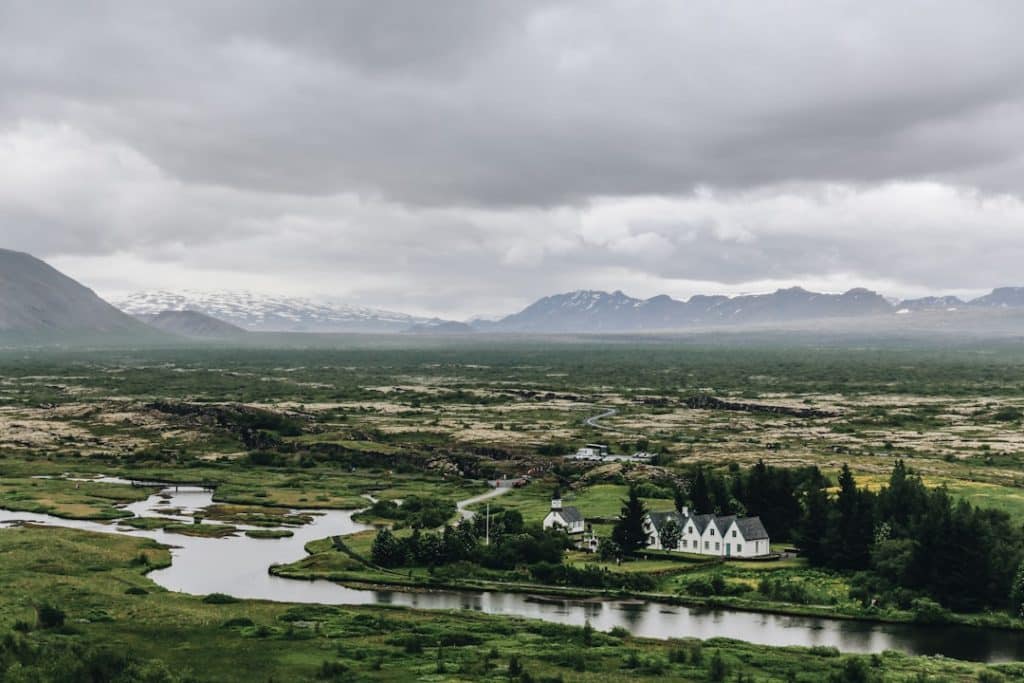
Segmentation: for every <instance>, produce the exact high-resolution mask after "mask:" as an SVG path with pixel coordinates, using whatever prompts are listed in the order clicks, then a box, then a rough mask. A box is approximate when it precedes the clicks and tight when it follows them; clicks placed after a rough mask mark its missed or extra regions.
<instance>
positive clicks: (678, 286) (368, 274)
mask: <svg viewBox="0 0 1024 683" xmlns="http://www.w3.org/2000/svg"><path fill="white" fill-rule="evenodd" d="M1022 20H1024V6H1021V5H1020V4H1019V3H1017V2H1011V1H1003V2H999V1H993V2H985V3H979V2H976V1H970V2H967V1H957V0H949V1H948V2H944V3H941V4H936V3H934V2H925V1H924V0H908V1H907V2H901V3H890V2H840V1H837V0H831V1H830V0H823V1H816V2H781V1H771V0H769V1H766V2H756V3H751V2H730V1H724V2H715V3H678V2H674V1H673V2H669V1H667V0H666V1H654V0H652V1H651V2H632V1H626V0H592V1H588V2H582V1H572V0H566V1H563V2H557V1H554V0H552V1H544V0H537V1H526V2H521V1H511V0H509V1H502V0H496V1H494V2H479V1H477V0H442V1H439V2H398V1H395V0H367V1H356V0H337V1H326V0H324V1H310V2H304V3H289V2H270V1H265V0H244V1H243V0H238V1H236V2H230V1H227V0H225V1H222V2H205V1H198V0H182V1H180V2H175V3H160V2H147V1H140V2H113V1H111V2H91V3H79V2H58V1H51V2H38V1H21V0H0V155H2V156H3V157H5V158H6V162H5V163H4V164H0V180H2V181H3V184H2V186H0V221H2V225H3V226H4V227H3V228H2V230H3V232H4V234H5V239H4V242H5V244H7V245H8V246H12V247H15V248H24V249H28V250H32V251H35V252H37V253H40V255H44V256H45V255H54V256H57V257H61V258H64V259H65V263H67V264H68V265H69V266H71V267H73V268H77V269H78V271H79V272H81V273H83V274H93V273H100V274H103V278H104V279H103V282H102V283H101V284H102V285H103V286H107V287H111V288H114V287H118V288H125V287H133V288H134V287H145V286H147V283H146V282H142V281H139V279H138V277H135V276H128V275H124V276H122V277H120V278H117V277H115V276H113V275H110V273H111V272H112V271H111V268H113V269H114V270H115V271H116V265H117V263H119V262H120V263H122V265H124V272H125V273H127V272H129V271H130V268H129V267H128V265H127V262H128V260H130V259H135V260H143V261H150V262H153V263H163V264H168V263H177V264H178V267H179V271H178V272H179V273H185V272H196V271H201V270H205V271H206V272H209V273H211V275H210V276H209V279H210V280H211V281H213V280H214V279H216V280H223V279H224V278H226V277H228V276H229V275H230V274H231V273H243V274H244V273H245V272H246V271H247V270H248V271H252V272H255V271H258V272H259V273H261V274H263V275H265V276H266V277H268V278H270V277H277V278H278V282H279V283H280V282H285V281H288V280H290V279H293V278H294V276H295V274H296V273H319V274H320V275H319V276H320V277H322V278H323V280H322V282H323V283H324V284H323V285H322V287H321V289H324V290H331V291H336V292H340V293H341V294H344V295H358V296H359V297H361V298H363V299H364V300H366V301H370V302H373V303H378V304H389V305H392V306H397V307H400V306H401V303H402V300H403V299H405V300H415V305H416V306H418V307H420V308H422V309H424V310H427V309H429V310H431V311H437V312H445V311H457V312H462V311H465V310H468V309H469V308H470V307H479V308H480V309H481V310H487V309H492V308H498V307H503V306H508V305H512V304H514V303H515V302H520V301H522V300H524V299H527V298H529V297H531V296H535V295H540V294H547V293H550V292H551V291H552V290H554V289H559V288H573V287H576V286H603V287H607V288H615V287H620V286H621V287H629V286H633V287H635V288H636V290H637V293H638V294H653V293H657V292H658V291H668V292H669V293H675V294H682V293H685V292H688V291H691V290H695V289H697V288H710V289H712V290H713V289H715V287H716V286H718V287H719V289H730V288H742V287H760V286H771V285H774V284H775V283H787V282H794V281H797V280H802V281H806V282H810V283H814V282H817V283H819V284H822V285H823V286H828V285H830V284H834V285H835V286H840V285H845V284H847V283H849V284H856V283H860V282H864V283H865V284H869V285H870V284H873V283H874V284H878V285H879V286H893V287H896V288H898V289H902V290H903V291H908V292H909V291H917V290H918V289H921V290H923V289H927V288H942V287H944V286H948V287H951V288H960V289H977V288H984V287H988V286H992V285H996V284H1004V283H1005V284H1009V283H1010V282H1009V279H1010V278H1012V277H1013V274H1014V273H1015V272H1016V271H1015V267H1016V265H1015V263H1012V262H1011V260H1010V259H1011V256H1012V257H1014V258H1017V259H1018V260H1017V261H1016V262H1017V263H1019V256H1020V253H1019V252H1020V247H1019V246H1018V245H1019V244H1021V240H1022V238H1024V235H1022V234H1021V231H1022V228H1021V226H1024V223H1021V222H1019V221H1020V219H1021V218H1022V211H1021V206H1020V199H1019V192H1020V188H1021V181H1022V180H1024V134H1022V133H1024V131H1022V130H1021V127H1022V126H1021V123H1020V122H1021V121H1024V41H1021V40H1020V38H1019V26H1020V25H1021V24H1022ZM4 167H5V168H4ZM965 242H969V244H966V245H965ZM992 249H994V250H995V253H996V256H995V257H993V256H992V253H993V252H992V251H986V250H992ZM986 253H987V254H988V256H986V255H985V254H986ZM972 258H975V259H982V260H985V259H987V260H988V262H989V265H988V267H987V268H986V270H985V277H989V278H1002V280H1001V281H997V282H981V281H980V276H979V275H978V273H977V269H976V268H970V267H968V266H969V265H970V264H971V263H972V262H970V261H968V259H972ZM90 259H91V263H92V265H89V260H90ZM118 259H121V260H120V261H118ZM973 263H977V261H975V262H973ZM385 264H388V265H389V266H390V267H391V268H392V269H393V270H394V272H393V273H392V278H391V280H387V281H385V280H383V279H382V278H381V277H380V275H379V270H380V268H381V267H383V266H384V265H385ZM342 266H343V267H344V275H342V274H340V273H341V271H340V267H342ZM190 269H191V270H190ZM250 274H251V273H250ZM167 277H171V276H170V275H168V276H167ZM482 280H483V283H482V282H481V281H482ZM162 284H165V283H162ZM264 284H266V285H267V286H276V285H275V283H274V282H271V281H269V280H267V281H265V282H264ZM306 286H307V287H308V288H309V289H312V288H313V285H312V284H311V283H306ZM426 292H428V293H426ZM510 292H515V294H510Z"/></svg>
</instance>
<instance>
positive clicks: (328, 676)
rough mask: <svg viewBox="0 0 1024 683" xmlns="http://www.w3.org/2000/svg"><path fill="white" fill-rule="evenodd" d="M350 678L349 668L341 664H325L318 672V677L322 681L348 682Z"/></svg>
mask: <svg viewBox="0 0 1024 683" xmlns="http://www.w3.org/2000/svg"><path fill="white" fill-rule="evenodd" d="M350 676H351V672H350V671H349V668H348V667H347V666H345V665H344V664H343V663H341V662H324V663H323V664H321V665H320V669H319V670H318V671H317V672H316V677H317V678H319V679H320V680H322V681H338V680H347V679H348V678H349V677H350Z"/></svg>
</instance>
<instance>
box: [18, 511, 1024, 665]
mask: <svg viewBox="0 0 1024 683" xmlns="http://www.w3.org/2000/svg"><path fill="white" fill-rule="evenodd" d="M168 561H169V554H168V553H167V551H166V550H163V549H161V548H159V547H158V546H157V545H156V544H155V543H153V542H151V541H148V540H145V539H138V538H132V537H123V536H112V535H107V534H90V533H86V532H81V531H74V530H68V529H56V528H46V529H43V528H31V527H25V528H16V529H4V530H0V584H2V585H3V586H4V590H3V591H2V592H0V632H3V631H5V630H7V629H10V628H12V627H13V625H14V624H15V623H16V622H19V621H20V622H24V623H26V624H34V623H35V619H36V615H35V609H36V607H37V606H39V605H40V604H42V603H44V602H45V603H49V604H53V605H55V606H57V607H59V608H60V609H61V610H63V611H64V612H66V614H67V621H68V624H70V625H71V627H70V628H68V629H65V630H64V632H62V633H57V632H51V631H47V630H45V629H38V628H34V629H32V630H31V631H30V632H29V633H28V634H27V635H26V636H24V638H26V640H28V641H29V642H33V643H36V644H43V643H48V644H50V645H51V646H53V647H56V648H63V647H69V646H70V645H72V644H81V645H83V646H94V647H102V646H105V645H107V644H113V643H116V644H117V647H118V648H119V649H120V650H121V651H122V652H130V653H132V655H133V656H135V657H139V658H144V659H159V660H162V661H163V662H164V664H165V665H166V667H167V669H168V670H170V671H173V672H184V671H188V672H191V674H192V675H193V676H194V678H195V680H198V681H265V680H268V679H271V678H272V679H273V680H282V681H285V680H286V681H299V682H302V681H314V680H317V676H318V672H319V671H320V670H321V668H322V666H323V663H324V662H325V661H326V662H332V663H336V664H338V665H339V667H338V668H339V669H341V668H344V669H347V670H348V671H349V672H350V674H351V675H352V676H353V677H355V678H356V679H358V680H367V681H395V680H452V681H494V682H498V681H507V680H508V679H509V676H508V673H507V672H508V668H509V663H510V660H511V659H512V658H513V657H515V658H518V660H519V661H520V662H521V663H522V665H523V666H525V668H526V670H527V671H529V672H530V674H531V675H532V676H533V677H535V678H538V679H539V678H542V677H559V676H561V677H562V678H563V679H564V680H567V681H584V682H585V681H602V682H609V683H618V682H620V681H622V682H624V681H637V680H651V681H655V680H657V681H694V680H706V677H707V671H708V666H709V662H710V661H711V659H713V657H714V655H715V653H720V656H721V657H722V658H723V659H724V661H725V662H726V664H727V666H728V668H729V670H730V675H731V676H735V675H737V674H738V673H743V674H745V675H748V676H751V677H753V678H754V679H755V680H757V681H759V682H761V683H771V682H780V683H781V682H782V681H786V680H788V677H789V676H790V675H793V674H796V675H797V676H798V678H797V680H804V681H811V680H815V681H817V680H824V679H826V678H827V677H828V676H829V675H830V674H831V673H833V672H838V671H839V670H840V669H841V668H842V667H843V666H844V664H845V662H846V661H847V659H849V658H847V657H842V656H839V655H838V654H837V653H835V652H834V651H831V650H813V649H807V648H769V647H763V646H756V645H750V644H747V643H742V642H738V641H730V640H724V639H716V640H711V641H706V642H704V643H699V641H695V640H677V641H670V642H659V641H647V640H642V639H634V638H629V637H618V636H611V635H607V634H602V633H596V634H593V635H592V636H590V637H589V641H588V639H587V636H585V634H584V632H583V630H582V629H579V628H574V627H565V626H559V625H555V624H548V623H543V622H537V621H530V620H522V619H514V618H506V617H495V616H489V615H484V614H479V613H474V612H458V613H453V612H417V611H412V610H406V609H394V608H386V607H383V608H381V607H326V606H317V605H288V604H281V603H270V602H259V601H247V600H240V601H236V602H227V603H225V604H207V603H206V602H204V601H203V599H202V598H201V597H198V596H195V597H193V596H189V595H184V594H180V593H173V592H168V591H164V590H163V589H161V588H159V587H158V586H156V585H154V584H153V583H152V582H151V581H149V580H148V579H147V578H146V577H145V575H144V573H145V572H146V571H148V570H149V569H150V568H152V567H155V566H161V565H164V564H166V563H167V562H168ZM439 650H440V652H439ZM698 651H699V660H698V659H697V658H696V657H695V653H698ZM577 652H578V653H583V654H584V656H583V657H582V658H580V657H576V656H575V655H574V653H577ZM581 659H582V661H583V664H582V668H583V669H584V670H582V671H581V670H579V668H581V665H580V663H579V662H580V661H581ZM855 659H862V660H863V661H865V662H866V663H868V664H869V666H870V669H871V670H873V671H875V672H877V673H878V674H880V675H884V676H885V679H886V680H893V681H900V680H909V679H910V678H911V677H912V676H914V675H916V674H919V673H920V674H923V675H931V676H939V677H941V678H942V680H949V681H958V682H960V681H962V682H964V683H966V682H967V681H976V680H977V678H978V675H979V673H980V672H981V671H983V670H986V669H989V670H991V671H996V670H1002V671H1004V672H1005V673H1006V674H1007V675H1008V676H1014V675H1020V674H1021V673H1022V672H1024V668H1022V667H1021V666H1020V665H1004V666H1001V667H984V666H981V665H977V664H971V663H963V662H956V661H952V660H946V659H942V658H934V659H933V658H922V657H909V656H904V655H900V654H897V653H886V654H884V655H882V656H880V657H878V658H875V659H874V660H872V659H871V658H855ZM438 661H440V662H441V667H440V668H442V669H443V670H444V673H439V671H438V669H439V667H438Z"/></svg>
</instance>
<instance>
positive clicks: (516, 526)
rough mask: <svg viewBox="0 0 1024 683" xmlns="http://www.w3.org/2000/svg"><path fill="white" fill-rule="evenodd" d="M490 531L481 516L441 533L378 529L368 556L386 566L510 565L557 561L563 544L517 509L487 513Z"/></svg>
mask: <svg viewBox="0 0 1024 683" xmlns="http://www.w3.org/2000/svg"><path fill="white" fill-rule="evenodd" d="M489 532H490V533H489V534H488V530H487V520H486V519H484V518H483V515H477V516H476V517H475V518H474V519H473V520H472V521H466V520H464V521H462V522H460V523H459V524H458V526H445V527H444V530H443V531H441V532H433V531H422V530H420V529H415V530H414V531H413V533H412V535H410V536H405V537H402V538H399V537H398V536H396V535H395V534H394V533H393V532H392V531H391V530H390V529H381V530H380V531H379V532H378V533H377V537H376V538H375V539H374V542H373V547H372V549H371V559H372V560H373V563H374V564H376V565H379V566H381V567H389V568H397V567H437V566H443V565H447V564H454V563H456V562H471V563H473V564H477V565H480V566H482V567H486V568H488V569H514V568H515V567H518V566H523V565H533V564H536V563H538V562H548V563H556V564H557V563H560V562H561V561H562V553H563V552H564V551H565V549H566V546H567V539H566V538H565V535H564V534H561V533H558V532H552V531H543V530H541V529H540V527H539V526H536V527H529V528H527V527H526V526H525V525H524V524H523V518H522V515H521V514H520V513H519V512H518V511H516V510H506V511H502V512H498V513H495V514H492V515H491V519H490V530H489ZM488 536H489V539H490V543H489V544H488V543H486V541H487V539H488Z"/></svg>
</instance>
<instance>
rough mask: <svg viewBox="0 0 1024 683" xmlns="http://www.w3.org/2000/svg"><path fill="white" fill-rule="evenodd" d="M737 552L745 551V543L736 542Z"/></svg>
mask: <svg viewBox="0 0 1024 683" xmlns="http://www.w3.org/2000/svg"><path fill="white" fill-rule="evenodd" d="M736 552H738V553H742V552H743V544H742V543H737V544H736Z"/></svg>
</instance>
